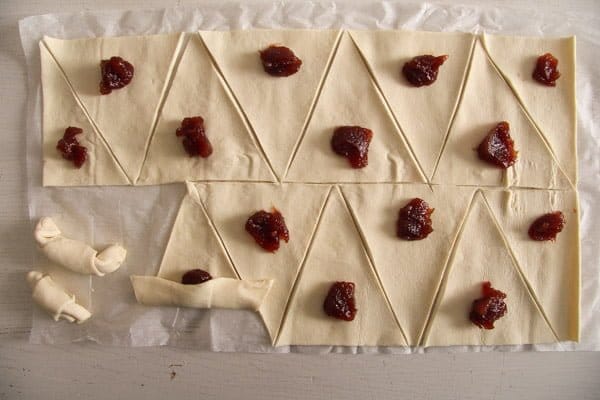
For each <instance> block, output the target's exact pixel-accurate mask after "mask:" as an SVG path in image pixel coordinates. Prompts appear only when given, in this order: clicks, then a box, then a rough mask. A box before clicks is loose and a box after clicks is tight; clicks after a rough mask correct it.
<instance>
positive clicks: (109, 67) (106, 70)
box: [100, 57, 133, 94]
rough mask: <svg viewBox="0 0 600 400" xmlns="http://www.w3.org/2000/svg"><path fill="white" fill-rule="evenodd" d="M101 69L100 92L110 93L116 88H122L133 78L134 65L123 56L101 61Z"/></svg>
mask: <svg viewBox="0 0 600 400" xmlns="http://www.w3.org/2000/svg"><path fill="white" fill-rule="evenodd" d="M100 70H101V74H102V80H101V81H100V94H109V93H110V92H112V91H113V90H114V89H121V88H123V87H125V86H127V85H129V82H131V80H132V79H133V65H131V64H130V63H128V62H127V61H125V60H123V59H122V58H121V57H111V58H110V59H108V60H102V61H100Z"/></svg>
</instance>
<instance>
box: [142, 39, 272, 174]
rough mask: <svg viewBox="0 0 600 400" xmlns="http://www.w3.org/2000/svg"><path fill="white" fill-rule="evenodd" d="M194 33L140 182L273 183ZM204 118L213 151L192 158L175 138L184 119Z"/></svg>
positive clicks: (250, 134)
mask: <svg viewBox="0 0 600 400" xmlns="http://www.w3.org/2000/svg"><path fill="white" fill-rule="evenodd" d="M224 85H225V84H224V83H223V82H222V81H221V78H220V77H219V76H218V74H217V71H216V69H215V67H214V66H213V65H212V63H211V59H210V55H209V54H208V53H207V51H206V49H205V48H204V46H203V44H202V42H201V40H200V37H199V35H198V34H193V35H191V37H190V40H189V42H188V44H187V47H186V48H185V51H184V53H183V56H182V57H181V61H180V62H179V65H178V67H177V71H176V73H175V77H174V79H173V83H172V85H171V89H170V91H169V93H168V95H167V98H166V100H165V103H164V106H163V108H162V113H161V115H160V117H159V119H158V124H157V126H156V130H155V132H154V135H153V137H152V141H151V144H150V147H149V149H148V156H147V158H146V162H145V163H144V166H143V168H142V172H141V174H140V177H139V180H138V181H137V183H138V184H158V183H169V182H182V181H185V180H194V181H198V180H241V181H250V180H253V181H273V180H274V177H273V175H272V174H271V172H270V170H269V167H268V164H267V162H266V161H265V159H264V158H263V156H262V155H261V152H260V150H259V148H258V147H257V144H256V142H255V140H254V139H253V136H252V133H251V132H250V130H249V129H248V127H247V126H246V124H245V123H244V121H243V118H242V114H241V113H240V112H239V110H238V109H237V108H236V106H235V104H234V101H233V99H232V98H231V97H230V95H229V93H228V91H227V90H226V88H225V86H224ZM193 116H201V117H202V118H204V126H205V129H206V136H207V137H208V139H209V141H210V142H211V144H212V147H213V153H212V154H211V155H210V156H209V157H207V158H201V157H190V156H189V155H188V154H187V153H186V151H185V150H184V148H183V146H182V144H181V143H182V138H181V137H177V136H176V135H175V131H176V130H177V128H179V127H180V126H181V121H182V120H183V119H184V118H185V117H193Z"/></svg>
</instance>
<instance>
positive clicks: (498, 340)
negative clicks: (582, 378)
mask: <svg viewBox="0 0 600 400" xmlns="http://www.w3.org/2000/svg"><path fill="white" fill-rule="evenodd" d="M484 282H489V283H490V284H491V287H492V288H493V289H495V290H498V291H501V292H503V293H504V294H506V297H505V298H504V299H503V302H504V304H505V305H506V312H505V314H504V315H503V316H500V317H499V319H496V320H495V321H494V318H497V317H498V316H499V315H500V314H501V313H500V310H501V309H500V307H499V305H498V304H495V303H491V304H489V307H488V308H487V310H486V312H485V313H484V314H483V315H485V317H486V318H487V321H488V322H490V321H491V322H492V325H493V329H484V328H480V327H479V326H477V325H476V324H475V323H473V322H472V321H471V318H472V316H471V313H472V312H473V311H474V310H478V311H481V308H483V309H484V310H485V309H486V308H485V307H474V306H475V304H474V301H476V300H479V299H483V298H484V294H482V287H483V284H484ZM492 299H493V297H492ZM492 312H496V313H497V314H498V315H493V313H492ZM476 320H478V319H476ZM552 342H556V337H555V335H554V333H553V331H552V329H551V327H550V326H549V325H548V323H547V321H546V320H545V319H544V316H543V314H542V312H541V311H540V309H539V308H538V307H537V305H536V303H535V301H534V299H533V297H532V296H531V294H530V292H529V290H528V288H527V285H526V283H525V281H524V280H523V278H522V276H521V272H520V270H519V267H518V266H517V265H516V264H515V263H514V262H513V258H512V257H511V253H510V250H509V249H508V248H507V247H506V243H505V241H504V238H503V236H502V234H501V232H500V230H499V229H498V227H497V226H496V223H495V222H494V219H493V217H492V215H491V214H490V211H489V208H488V206H487V204H486V202H485V199H484V197H483V195H482V194H481V192H477V194H476V195H475V197H474V198H473V202H472V204H471V206H470V210H469V212H468V215H467V217H466V219H465V221H464V224H463V227H462V228H461V231H460V233H459V236H458V238H457V240H456V244H455V245H454V248H453V249H452V253H451V255H450V258H449V261H448V264H447V266H446V271H445V273H444V280H443V281H442V285H441V287H440V291H439V293H438V295H437V300H436V305H435V306H434V309H433V312H432V315H431V317H430V321H429V323H428V326H427V328H426V330H425V334H424V337H423V340H422V345H424V346H453V345H510V344H512V345H518V344H532V343H538V344H540V343H552Z"/></svg>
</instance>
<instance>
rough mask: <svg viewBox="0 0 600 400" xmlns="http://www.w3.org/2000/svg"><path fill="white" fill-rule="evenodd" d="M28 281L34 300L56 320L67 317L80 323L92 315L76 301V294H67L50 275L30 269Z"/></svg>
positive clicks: (68, 319) (66, 318) (70, 320)
mask: <svg viewBox="0 0 600 400" xmlns="http://www.w3.org/2000/svg"><path fill="white" fill-rule="evenodd" d="M27 283H29V286H30V287H31V290H32V294H31V296H32V297H33V301H35V303H36V304H38V305H39V306H40V307H42V308H43V309H44V310H46V311H47V312H48V313H49V314H50V315H52V318H53V319H54V320H55V321H58V320H59V319H65V320H67V321H69V322H76V323H78V324H80V323H82V322H85V321H86V320H87V319H89V318H90V317H91V316H92V314H91V313H90V312H89V311H88V310H86V309H85V308H83V307H82V306H80V305H79V304H77V303H76V302H75V296H72V295H69V294H67V293H66V292H65V291H64V289H62V288H61V287H59V286H58V285H57V284H56V283H55V282H54V281H53V280H52V278H51V277H50V275H45V274H43V273H41V272H39V271H30V272H29V273H27Z"/></svg>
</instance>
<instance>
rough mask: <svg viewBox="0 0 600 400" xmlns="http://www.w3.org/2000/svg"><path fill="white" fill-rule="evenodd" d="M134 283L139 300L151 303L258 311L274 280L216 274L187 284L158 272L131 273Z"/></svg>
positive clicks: (132, 282)
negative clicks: (160, 274) (196, 283)
mask: <svg viewBox="0 0 600 400" xmlns="http://www.w3.org/2000/svg"><path fill="white" fill-rule="evenodd" d="M131 284H132V285H133V290H134V292H135V298H136V299H137V301H138V303H140V304H144V305H147V306H177V307H192V308H232V309H245V310H252V311H257V310H258V309H259V308H260V306H261V305H262V304H263V301H264V299H265V297H266V296H267V294H268V293H269V290H270V289H271V286H272V284H273V281H272V280H268V279H266V280H259V281H242V280H239V279H233V278H213V279H211V280H209V281H206V282H204V283H201V284H199V285H183V284H181V283H178V282H173V281H170V280H168V279H162V278H158V277H154V276H131Z"/></svg>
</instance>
